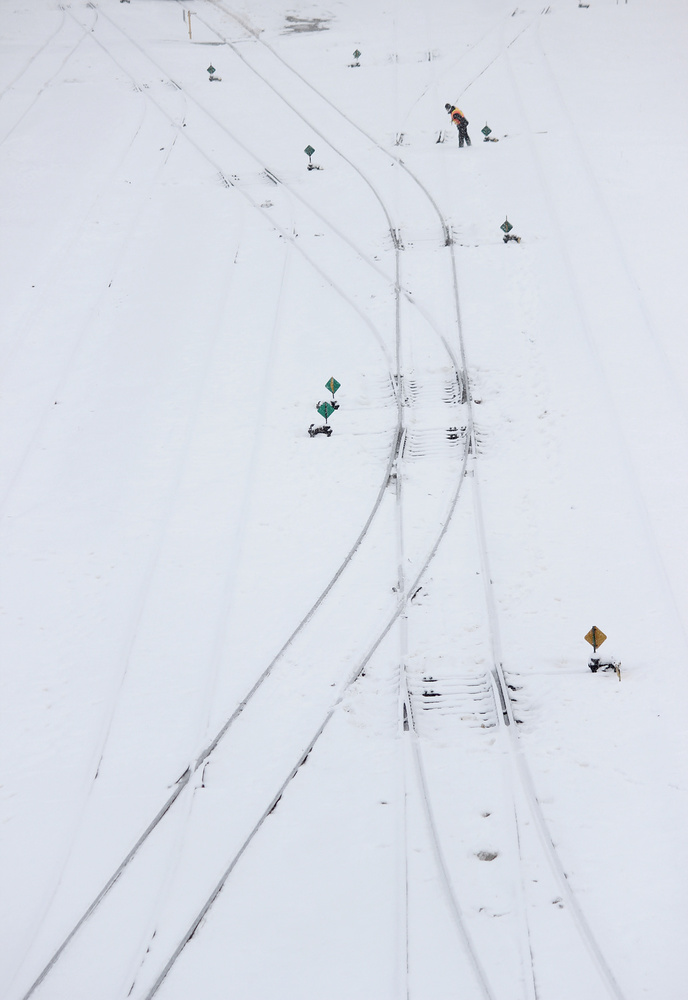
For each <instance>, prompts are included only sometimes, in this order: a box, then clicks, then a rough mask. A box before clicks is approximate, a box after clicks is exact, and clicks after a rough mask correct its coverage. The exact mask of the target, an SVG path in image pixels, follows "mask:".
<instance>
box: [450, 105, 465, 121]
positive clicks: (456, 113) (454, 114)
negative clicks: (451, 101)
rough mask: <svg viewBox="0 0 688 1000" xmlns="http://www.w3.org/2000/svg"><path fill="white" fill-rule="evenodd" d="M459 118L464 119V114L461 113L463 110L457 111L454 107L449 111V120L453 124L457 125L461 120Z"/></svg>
mask: <svg viewBox="0 0 688 1000" xmlns="http://www.w3.org/2000/svg"><path fill="white" fill-rule="evenodd" d="M461 119H463V120H464V121H465V120H466V116H465V114H464V113H463V111H459V109H458V108H454V110H453V111H452V113H451V120H452V121H453V122H454V124H455V125H458V124H459V123H460V122H461Z"/></svg>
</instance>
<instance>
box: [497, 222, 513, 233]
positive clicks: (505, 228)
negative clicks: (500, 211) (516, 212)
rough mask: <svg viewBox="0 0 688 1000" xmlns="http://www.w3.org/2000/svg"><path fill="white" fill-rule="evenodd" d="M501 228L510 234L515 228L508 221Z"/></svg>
mask: <svg viewBox="0 0 688 1000" xmlns="http://www.w3.org/2000/svg"><path fill="white" fill-rule="evenodd" d="M499 228H500V229H503V230H504V232H505V233H510V232H511V230H512V229H513V228H514V227H513V226H512V225H511V223H510V222H509V220H508V219H505V220H504V222H503V223H502V224H501V226H500V227H499Z"/></svg>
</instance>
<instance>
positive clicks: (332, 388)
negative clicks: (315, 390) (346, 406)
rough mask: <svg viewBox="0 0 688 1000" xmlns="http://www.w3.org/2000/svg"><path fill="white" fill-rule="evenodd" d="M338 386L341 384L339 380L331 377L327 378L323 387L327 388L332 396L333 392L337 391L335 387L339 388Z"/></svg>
mask: <svg viewBox="0 0 688 1000" xmlns="http://www.w3.org/2000/svg"><path fill="white" fill-rule="evenodd" d="M340 386H341V382H338V381H337V379H336V378H334V377H332V378H331V379H328V380H327V382H326V383H325V388H326V389H329V390H330V392H331V393H332V395H333V396H334V394H335V392H336V391H337V389H339V387H340Z"/></svg>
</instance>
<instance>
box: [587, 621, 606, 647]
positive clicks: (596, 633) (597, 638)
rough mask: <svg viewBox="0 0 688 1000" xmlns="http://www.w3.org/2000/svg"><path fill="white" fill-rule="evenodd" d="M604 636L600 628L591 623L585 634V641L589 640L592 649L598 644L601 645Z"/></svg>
mask: <svg viewBox="0 0 688 1000" xmlns="http://www.w3.org/2000/svg"><path fill="white" fill-rule="evenodd" d="M606 638H607V636H606V635H605V634H604V632H603V631H602V629H601V628H598V627H597V625H593V627H592V628H591V629H590V631H589V632H588V634H587V635H586V637H585V641H586V642H589V643H590V645H591V646H592V648H593V649H597V647H598V646H601V645H602V643H603V642H604V640H605V639H606Z"/></svg>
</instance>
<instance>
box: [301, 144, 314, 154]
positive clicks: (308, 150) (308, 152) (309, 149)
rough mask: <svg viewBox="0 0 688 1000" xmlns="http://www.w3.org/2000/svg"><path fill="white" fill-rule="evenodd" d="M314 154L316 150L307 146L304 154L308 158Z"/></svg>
mask: <svg viewBox="0 0 688 1000" xmlns="http://www.w3.org/2000/svg"><path fill="white" fill-rule="evenodd" d="M314 152H315V150H314V149H313V147H312V146H306V148H305V149H304V153H305V154H306V156H312V155H313V153H314Z"/></svg>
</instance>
